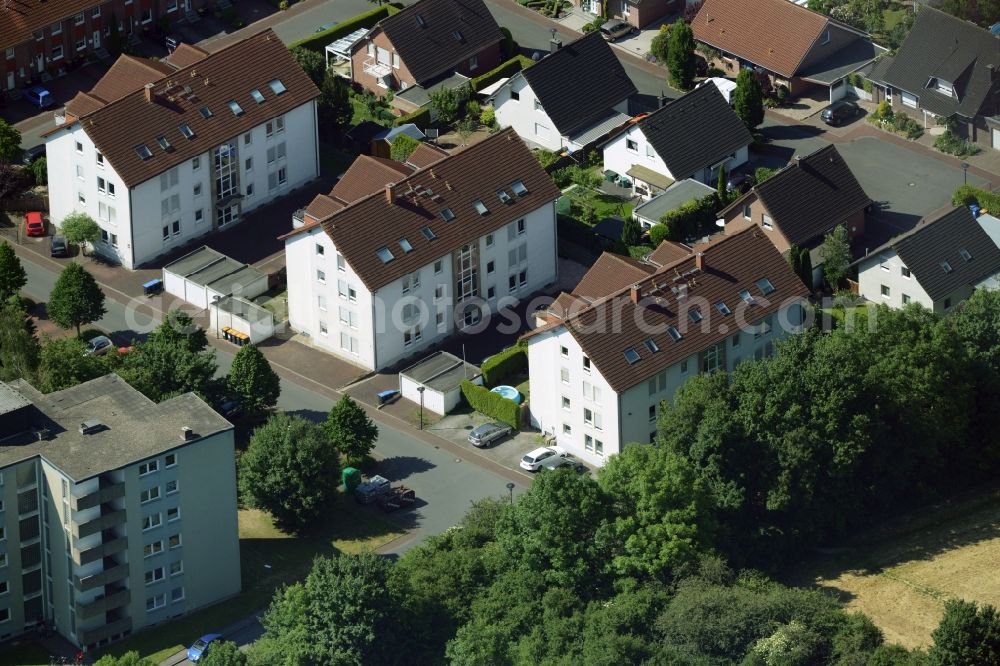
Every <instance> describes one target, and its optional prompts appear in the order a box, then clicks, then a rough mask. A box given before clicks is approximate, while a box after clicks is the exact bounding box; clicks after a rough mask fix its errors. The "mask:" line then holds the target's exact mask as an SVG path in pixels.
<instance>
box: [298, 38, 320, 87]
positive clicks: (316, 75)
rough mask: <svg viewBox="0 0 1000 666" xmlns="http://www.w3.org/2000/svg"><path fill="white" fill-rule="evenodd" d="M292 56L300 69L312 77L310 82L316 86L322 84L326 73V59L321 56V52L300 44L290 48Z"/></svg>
mask: <svg viewBox="0 0 1000 666" xmlns="http://www.w3.org/2000/svg"><path fill="white" fill-rule="evenodd" d="M292 57H293V58H295V62H296V63H298V65H299V67H301V68H302V71H303V72H305V73H306V74H307V75H308V76H309V78H310V79H312V82H313V83H315V84H316V86H317V87H319V86H322V85H323V79H324V76H325V74H326V60H325V59H324V58H323V54H321V53H317V52H316V51H313V50H312V49H307V48H304V47H302V46H296V47H294V48H292Z"/></svg>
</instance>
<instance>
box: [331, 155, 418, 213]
mask: <svg viewBox="0 0 1000 666" xmlns="http://www.w3.org/2000/svg"><path fill="white" fill-rule="evenodd" d="M415 170H416V169H415V168H414V167H411V166H407V165H406V164H403V163H401V162H396V161H395V160H387V159H385V158H384V157H372V156H371V155H359V156H358V158H357V159H356V160H354V162H352V163H351V166H350V167H349V168H348V169H347V171H346V172H344V175H343V176H342V177H341V179H340V180H338V181H337V184H336V185H334V187H333V189H332V190H331V191H330V196H333V197H337V198H338V199H342V200H344V201H347V202H348V203H350V202H352V201H357V200H358V199H363V198H364V197H366V196H368V195H369V194H374V193H375V192H380V191H382V190H383V189H384V188H385V186H386V185H388V184H389V183H395V182H396V181H398V180H401V179H403V178H405V177H407V176H409V175H410V174H411V173H413V172H414V171H415Z"/></svg>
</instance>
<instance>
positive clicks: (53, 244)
mask: <svg viewBox="0 0 1000 666" xmlns="http://www.w3.org/2000/svg"><path fill="white" fill-rule="evenodd" d="M49 256H51V257H68V256H69V246H68V245H66V237H65V236H59V235H58V234H57V235H55V236H53V237H52V239H51V240H50V241H49Z"/></svg>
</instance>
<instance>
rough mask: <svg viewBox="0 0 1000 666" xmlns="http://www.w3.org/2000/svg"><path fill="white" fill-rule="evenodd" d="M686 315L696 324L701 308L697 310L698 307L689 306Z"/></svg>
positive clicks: (699, 317) (699, 318)
mask: <svg viewBox="0 0 1000 666" xmlns="http://www.w3.org/2000/svg"><path fill="white" fill-rule="evenodd" d="M688 317H690V318H691V321H693V322H694V323H696V324H697V323H698V322H699V321H701V310H699V309H698V308H691V309H690V310H688Z"/></svg>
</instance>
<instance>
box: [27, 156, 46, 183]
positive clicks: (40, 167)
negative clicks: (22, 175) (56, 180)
mask: <svg viewBox="0 0 1000 666" xmlns="http://www.w3.org/2000/svg"><path fill="white" fill-rule="evenodd" d="M29 168H30V169H31V173H33V174H34V175H35V185H48V183H49V171H48V162H47V161H46V160H45V158H44V157H39V158H38V159H37V160H35V161H34V162H32V163H31V166H30V167H29Z"/></svg>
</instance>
